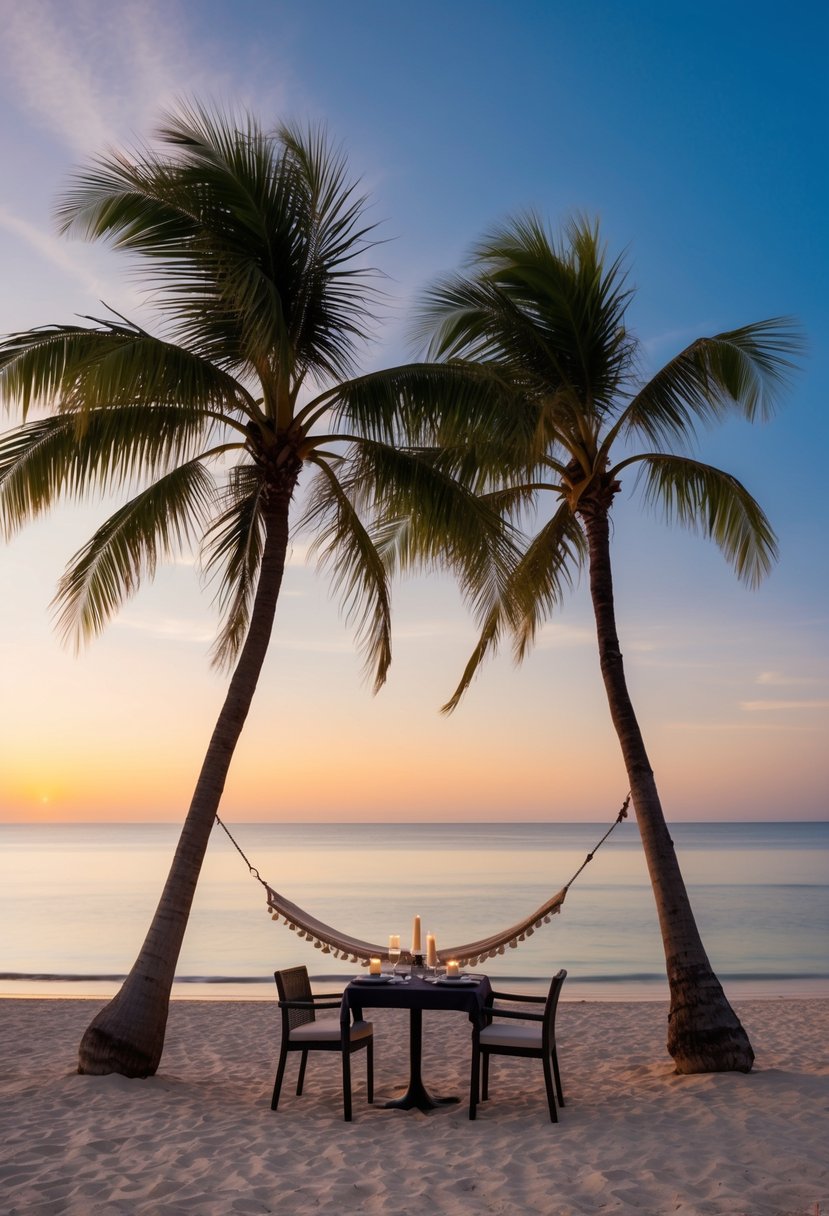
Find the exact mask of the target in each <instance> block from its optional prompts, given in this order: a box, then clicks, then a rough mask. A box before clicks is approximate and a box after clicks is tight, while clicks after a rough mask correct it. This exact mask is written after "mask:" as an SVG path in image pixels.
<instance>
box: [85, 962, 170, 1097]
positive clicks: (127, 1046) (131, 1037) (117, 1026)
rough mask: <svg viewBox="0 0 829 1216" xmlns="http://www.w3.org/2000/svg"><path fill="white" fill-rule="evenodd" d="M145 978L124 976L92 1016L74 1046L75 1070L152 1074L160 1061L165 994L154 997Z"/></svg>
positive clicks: (101, 1074) (162, 1042)
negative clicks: (144, 989) (77, 1043)
mask: <svg viewBox="0 0 829 1216" xmlns="http://www.w3.org/2000/svg"><path fill="white" fill-rule="evenodd" d="M146 983H147V981H138V982H136V979H135V977H134V976H128V977H127V979H126V980H125V981H124V985H123V987H122V988H121V990H120V992H119V993H118V994H117V995H116V996H115V997H113V999H112V1000H111V1001H110V1002H109V1004H108V1005H105V1006H104V1008H103V1009H102V1010H101V1011H100V1013H98V1014H96V1016H95V1017H94V1018H93V1019H92V1021H91V1022H90V1024H89V1026H88V1027H87V1028H86V1030H85V1031H84V1035H83V1038H82V1039H81V1042H80V1047H79V1048H78V1072H80V1073H87V1074H91V1075H93V1076H105V1075H106V1074H108V1073H113V1072H114V1073H118V1074H120V1075H121V1076H122V1077H152V1076H154V1075H155V1072H156V1070H157V1069H158V1065H159V1063H160V1061H161V1053H162V1051H163V1049H164V1033H165V1029H166V1024H167V1010H168V1005H169V994H168V997H167V999H166V1000H165V999H164V998H163V996H162V997H161V1000H159V999H158V993H157V991H156V996H155V1001H153V1000H152V999H151V997H150V993H149V991H143V992H142V991H141V989H142V988H143V987H145V986H146Z"/></svg>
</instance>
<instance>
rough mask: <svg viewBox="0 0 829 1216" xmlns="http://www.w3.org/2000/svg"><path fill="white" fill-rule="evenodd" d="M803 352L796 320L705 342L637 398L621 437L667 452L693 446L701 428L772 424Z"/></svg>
mask: <svg viewBox="0 0 829 1216" xmlns="http://www.w3.org/2000/svg"><path fill="white" fill-rule="evenodd" d="M800 350H802V338H801V335H800V333H799V331H798V329H797V326H796V325H795V323H794V322H793V320H792V319H791V318H789V317H772V318H771V319H770V320H767V321H758V322H756V323H755V324H753V325H746V326H743V328H742V329H734V330H730V331H728V332H726V333H721V334H716V335H715V336H714V337H711V338H698V339H697V340H696V341H695V342H692V343H691V345H690V346H688V347H686V349H685V350H683V351H681V352H680V353H679V354H678V355H676V356H675V358H673V359H671V360H670V361H669V362H668V363H666V364H665V366H664V367H663V368H661V369H660V370H659V371H658V372H657V373H656V375H655V376H653V377H652V379H651V380H649V381H648V383H647V384H646V385H644V386H643V387H642V388H641V389H640V390H639V391H638V392H637V393H636V395H635V397H634V398H633V400H632V401H631V402H630V403H629V404H628V406H627V407H626V409H625V411H624V414H623V415H622V417H621V418H620V420H619V424H618V425H617V428H616V429H617V430H620V431H622V432H624V433H627V434H634V435H637V436H639V437H642V438H644V439H646V440H647V441H648V442H650V443H655V444H658V445H659V446H660V447H662V446H666V445H668V444H677V443H684V442H686V441H687V438H688V436H689V434H690V433H691V432H692V431H693V427H694V423H695V422H702V423H703V424H707V425H710V424H711V423H714V422H719V421H721V420H722V419H723V418H724V417H726V416H727V415H728V414H729V413H736V414H739V415H740V416H742V417H743V418H746V419H747V420H748V421H749V422H755V421H757V420H764V419H767V418H769V417H770V416H771V415H772V413H773V412H774V409H775V408H776V405H777V402H778V399H779V397H780V394H781V390H783V389H784V388H785V387H786V385H787V384H788V381H789V378H790V375H791V373H792V371H793V370H794V368H795V367H796V362H795V359H794V356H795V355H796V354H797V353H798V352H799V351H800ZM612 437H613V436H610V438H611V439H612Z"/></svg>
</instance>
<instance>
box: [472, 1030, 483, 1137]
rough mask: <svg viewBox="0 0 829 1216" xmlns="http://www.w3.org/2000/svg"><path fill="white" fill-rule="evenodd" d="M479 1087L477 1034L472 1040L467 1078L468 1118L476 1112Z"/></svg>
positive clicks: (479, 1059) (479, 1060) (479, 1051)
mask: <svg viewBox="0 0 829 1216" xmlns="http://www.w3.org/2000/svg"><path fill="white" fill-rule="evenodd" d="M484 1058H486V1057H484ZM480 1088H481V1049H480V1047H479V1046H478V1040H477V1036H476V1037H475V1038H473V1040H472V1074H471V1076H470V1079H469V1118H470V1119H474V1118H475V1115H476V1113H477V1106H478V1093H479V1092H480Z"/></svg>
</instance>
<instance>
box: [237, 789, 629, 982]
mask: <svg viewBox="0 0 829 1216" xmlns="http://www.w3.org/2000/svg"><path fill="white" fill-rule="evenodd" d="M629 805H630V794H629V793H628V795H627V797H626V798H625V800H624V802H623V803H622V806H621V809H620V810H619V813H618V814H617V816H616V818H615V820H614V821H613V823H612V824H611V825H610V827H609V828H608V829H607V831H606V832H605V834H604V836H602V838H601V840H599V842H598V844H596V845H594V846H593V849H592V850H591V852H589V853H588V854H587V856H586V857H585V859H584V861H583V862H582V863H581V865H580V866H579V868H578V869H577V870H576V872H575V874H574V875H573V876H572V878H571V879H570V880H569V882H567V883H565V884H564V886H563V887H562V888H561V890H560V891H557V892H556V894H555V895H553V896H552V898H551V899H548V900H547V901H546V903H543V904H542V905H541V907H540V908H536V910H535V911H534V912H533V913H532V914H531V915H530V916H527V917H525V918H524V919H523V920H520V921H519V922H518V923H517V924H515V925H511V926H510V927H509V928H508V929H504V930H502V931H501V932H500V933H495V934H493V935H492V936H490V937H485V938H481V939H480V940H479V941H474V942H468V943H467V944H466V945H463V946H452V947H450V948H449V949H445V950H439V951H438V959H439V960H440V962H443V963H445V962H446V961H447V960H448V959H457V961H458V962H459V963H460V965H461V966H462V967H474V966H476V965H477V964H478V963H481V962H483V960H484V959H487V958H494V957H495V956H496V955H498V954H504V953H505V951H506V949H507V948H510V949H513V950H515V949H516V948H517V947H518V945H519V943H521V942H523V941H526V939H527V938H528V937H532V935H533V934H534V933H535V931H536V929H540V928H541V927H542V925H545V924H549V922H550V919H551V917H553V916H554V915H555V914H556V913H558V912H560V911H561V905H562V904H563V903H564V899H565V897H566V895H567V892H568V891H569V889H570V887H571V886H572V885H573V883H574V882H575V881H576V879H577V878H578V877H579V875H580V874H581V872H582V870H584V868H585V866H587V865H588V864H589V863H590V862H591V861H592V860H593V858H594V857H595V855H596V853H597V852H598V850H599V849H600V848H601V847H602V845H603V844H604V842H605V841H606V840H607V838H608V836H609V835H610V833H611V832H612V831H613V830H614V828H616V827H617V826H618V825H619V824H620V823H621V822H622V820H623V819H627V814H628V806H629ZM216 822H217V823H218V825H219V827H220V828H221V829H222V831H223V832H224V833H225V835H226V836H227V837H228V839H229V840H230V843H231V844H232V845H233V847H234V848H235V849H236V851H237V853H238V854H239V856H240V857H241V858H242V860H243V861H244V863H245V865H246V866H247V867H248V870H249V872H250V874H251V875H252V876H253V877H254V878H255V879H256V881H257V882H259V883H261V885H262V886H263V887H264V888H265V892H266V898H267V909H268V914H269V915H270V917H271V919H272V920H274V921H279V920H280V919H281V920H282V921H283V923H284V924H285V925H286V926H287V927H288V928H289V929H290V930H291V932H292V933H296V934H297V935H298V936H299V937H301V938H304V939H305V940H306V941H308V942H309V943H310V944H311V945H313V947H314V948H315V949H316V950H321V951H322V953H323V954H331V955H333V956H334V958H338V959H342V960H343V961H346V962H350V963H354V964H358V965H362V966H368V961H369V959H371V958H383V959H388V949H387V948H386V947H385V946H378V945H375V944H374V943H373V942H365V941H361V940H360V938H357V937H350V936H349V935H348V934H345V933H342V932H341V931H340V930H338V929H335V928H333V927H332V926H331V925H326V924H325V923H324V922H323V921H321V920H317V919H316V917H314V916H311V914H310V913H308V912H306V911H304V910H303V909H302V908H300V907H299V905H298V904H295V903H293V902H292V901H291V900H289V899H286V897H285V896H284V895H281V894H280V893H279V892H278V891H275V890H274V888H273V887H272V886H271V885H270V884H269V883H267V882H266V881H265V879H264V878H263V877H262V876H261V874H260V873H259V871H258V870H257V868H256V866H254V865H252V864H251V862H250V861H249V860H248V858H247V857H246V856H245V854H244V852H243V851H242V849H241V848H240V846H239V844H238V843H237V842H236V840H234V838H233V836H232V835H231V833H230V831H229V829H228V827H227V825H226V824H225V823H223V822H222V820H221V819H220V818H219V816H218V815H217V816H216ZM400 961H401V962H402V963H404V964H405V963H411V962H413V961H414V959H413V956H412V954H411V951H409V950H402V951H401V952H400Z"/></svg>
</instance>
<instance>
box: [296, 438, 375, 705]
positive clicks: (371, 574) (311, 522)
mask: <svg viewBox="0 0 829 1216" xmlns="http://www.w3.org/2000/svg"><path fill="white" fill-rule="evenodd" d="M313 463H314V464H316V467H317V476H316V478H315V479H314V483H313V485H312V488H311V492H310V495H309V502H308V507H307V510H306V512H305V514H304V516H303V519H302V521H301V523H300V525H299V527H300V529H302V528H303V527H306V526H313V527H314V528H315V531H316V536H315V539H314V540H313V542H312V545H311V550H310V552H311V553H312V555H316V556H318V557H319V560H320V565H321V566H322V567H324V568H326V569H328V570H330V571H331V574H332V578H333V582H334V586H335V588H336V589H337V591H338V592H339V593H340V596H341V598H342V602H343V608H344V611H345V616H346V620H347V621H348V622H349V624H356V629H357V642H358V645H359V647H360V649H361V650H362V651H363V652H364V655H365V670H366V674H367V675H371V676H372V679H373V688H374V691H375V692H377V691H378V690H379V689H380V688H381V687H382V685H383V684H384V683H385V679H386V674H387V672H388V669H389V664H390V663H391V600H390V593H389V585H388V576H387V573H386V568H385V566H384V565H383V561H382V559H381V557H380V554H379V552H378V550H377V546H376V544H375V542H374V539H373V537H372V534H371V532H370V531H369V529H368V528H367V527H366V526H365V524H364V523H363V521H362V520H361V519H360V515H359V512H358V509H357V507H356V505H355V503H354V502H353V501H352V499H351V498H350V496H349V494H348V492H347V490H346V487H345V486H344V484H343V483H342V482H341V481H340V480H339V479H338V477H337V475H336V474H335V473H334V471H333V469H331V468H330V466H329V465H328V463H327V461H325V460H323V459H320V458H318V457H314V458H313Z"/></svg>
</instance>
